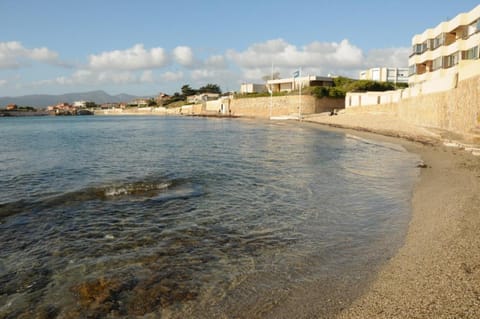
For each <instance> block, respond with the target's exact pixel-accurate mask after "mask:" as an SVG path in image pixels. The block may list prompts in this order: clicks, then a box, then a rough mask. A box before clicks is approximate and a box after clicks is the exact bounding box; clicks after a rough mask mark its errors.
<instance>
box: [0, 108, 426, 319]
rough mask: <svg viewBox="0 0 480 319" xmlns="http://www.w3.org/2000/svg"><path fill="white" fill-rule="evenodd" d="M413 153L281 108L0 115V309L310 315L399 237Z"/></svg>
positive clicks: (379, 260)
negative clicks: (247, 114)
mask: <svg viewBox="0 0 480 319" xmlns="http://www.w3.org/2000/svg"><path fill="white" fill-rule="evenodd" d="M418 162H419V157H418V156H417V155H415V154H412V153H409V152H407V151H406V150H405V149H404V148H402V147H401V146H399V145H396V144H390V143H386V142H379V141H374V140H370V139H365V138H360V137H357V136H354V135H349V134H346V133H341V132H335V131H331V130H330V131H329V130H325V129H322V128H321V127H320V126H317V125H313V124H308V123H303V122H297V121H259V120H251V119H230V118H194V117H173V116H172V117H163V116H150V117H149V116H131V117H129V116H76V117H28V118H27V117H25V118H0V318H324V317H330V316H332V315H334V314H335V313H337V312H339V311H341V310H342V309H344V308H345V307H348V304H349V303H351V302H352V300H354V299H355V298H357V297H358V296H359V295H360V294H361V293H362V292H364V291H365V289H366V287H367V286H368V283H369V282H371V280H372V279H373V278H374V277H375V274H376V272H377V271H378V269H379V267H381V265H383V264H385V263H386V262H387V261H388V260H389V259H390V258H391V257H392V256H393V255H394V254H395V252H396V251H397V249H398V248H399V247H400V246H401V245H402V242H403V239H404V236H405V233H406V230H407V227H408V222H409V218H410V212H411V197H412V191H413V187H414V184H415V182H416V181H417V178H418V175H419V169H418V168H417V164H418Z"/></svg>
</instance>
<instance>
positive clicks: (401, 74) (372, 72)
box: [359, 67, 408, 83]
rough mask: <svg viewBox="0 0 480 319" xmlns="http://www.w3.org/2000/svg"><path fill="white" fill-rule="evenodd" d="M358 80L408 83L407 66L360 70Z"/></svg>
mask: <svg viewBox="0 0 480 319" xmlns="http://www.w3.org/2000/svg"><path fill="white" fill-rule="evenodd" d="M359 79H360V80H371V81H379V82H391V83H408V68H386V67H382V68H371V69H368V70H364V71H361V72H360V75H359Z"/></svg>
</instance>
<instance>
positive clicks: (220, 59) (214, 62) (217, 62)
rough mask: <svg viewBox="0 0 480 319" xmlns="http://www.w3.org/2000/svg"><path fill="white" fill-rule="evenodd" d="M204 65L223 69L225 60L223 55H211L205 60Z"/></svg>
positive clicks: (225, 65) (225, 63)
mask: <svg viewBox="0 0 480 319" xmlns="http://www.w3.org/2000/svg"><path fill="white" fill-rule="evenodd" d="M204 64H205V67H207V68H210V69H225V68H226V67H227V61H226V60H225V57H224V56H223V55H213V56H211V57H209V58H207V59H206V60H205V63H204Z"/></svg>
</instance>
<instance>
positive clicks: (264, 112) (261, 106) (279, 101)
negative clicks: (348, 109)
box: [230, 95, 344, 118]
mask: <svg viewBox="0 0 480 319" xmlns="http://www.w3.org/2000/svg"><path fill="white" fill-rule="evenodd" d="M270 103H271V104H272V106H271V114H270ZM301 106H302V114H313V113H321V112H329V111H331V110H333V109H343V108H344V99H330V98H322V99H316V98H315V97H313V96H309V95H302V99H301ZM299 107H300V98H299V96H296V95H291V96H274V97H273V98H272V100H271V102H270V97H256V98H242V99H233V100H231V102H230V109H231V111H232V115H236V116H248V117H264V118H268V117H270V115H272V116H280V115H298V112H299Z"/></svg>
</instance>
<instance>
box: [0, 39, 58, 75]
mask: <svg viewBox="0 0 480 319" xmlns="http://www.w3.org/2000/svg"><path fill="white" fill-rule="evenodd" d="M29 60H31V61H39V62H44V63H50V64H59V61H58V53H56V52H55V51H51V50H49V49H47V48H45V47H42V48H33V49H28V48H25V47H24V46H23V45H22V44H21V43H20V42H17V41H10V42H0V69H15V68H19V67H22V66H25V65H28V64H29Z"/></svg>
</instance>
